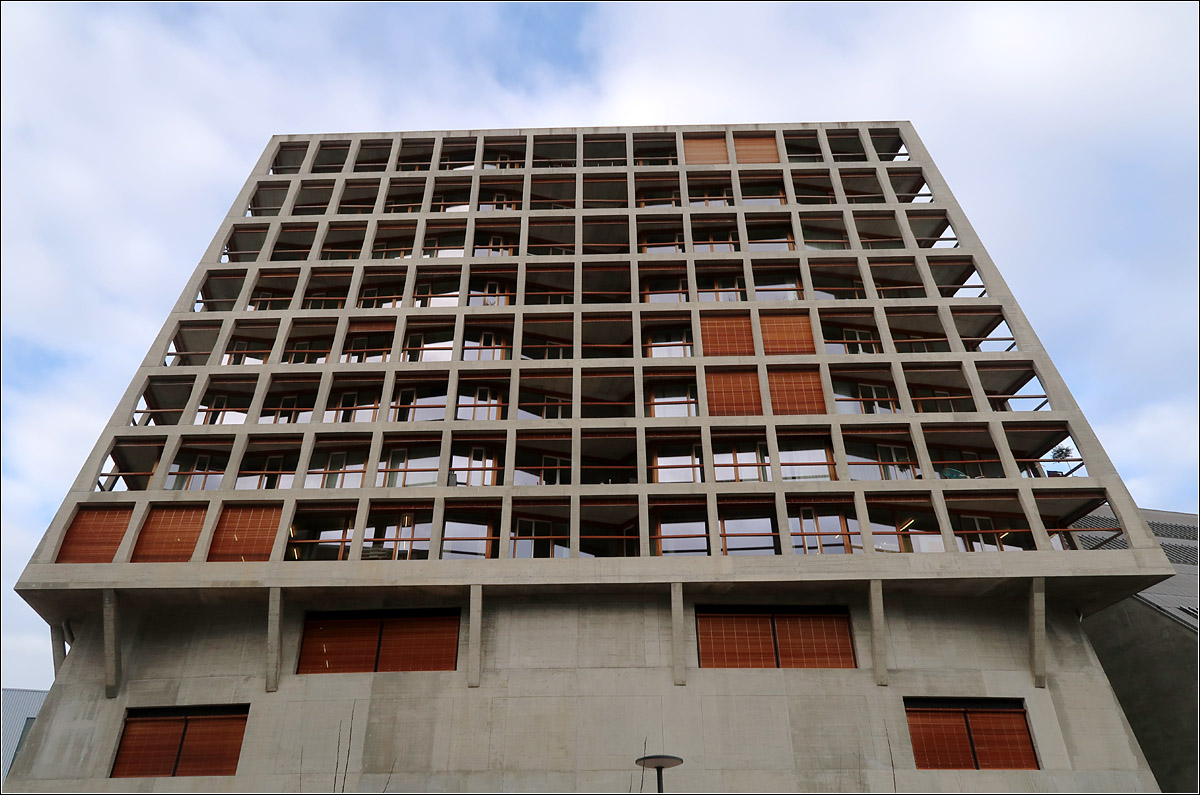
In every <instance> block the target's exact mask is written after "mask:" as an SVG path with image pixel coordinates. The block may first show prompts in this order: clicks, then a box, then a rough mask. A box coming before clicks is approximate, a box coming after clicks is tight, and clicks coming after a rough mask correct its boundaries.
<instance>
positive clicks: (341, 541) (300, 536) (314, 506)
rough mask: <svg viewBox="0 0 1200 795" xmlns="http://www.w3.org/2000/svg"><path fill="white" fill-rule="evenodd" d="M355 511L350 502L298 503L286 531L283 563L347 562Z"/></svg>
mask: <svg viewBox="0 0 1200 795" xmlns="http://www.w3.org/2000/svg"><path fill="white" fill-rule="evenodd" d="M357 511H358V506H357V505H356V504H355V503H353V502H301V503H298V504H297V505H296V513H295V514H294V515H293V516H292V523H291V525H290V526H289V527H288V540H287V548H286V549H285V550H284V553H283V559H284V560H286V561H302V560H325V561H331V560H349V559H350V545H351V543H352V542H353V541H354V517H355V514H356V513H357Z"/></svg>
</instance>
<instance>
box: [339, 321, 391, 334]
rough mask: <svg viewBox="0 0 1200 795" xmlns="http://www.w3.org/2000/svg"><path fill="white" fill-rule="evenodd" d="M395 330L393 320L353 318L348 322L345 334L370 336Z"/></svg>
mask: <svg viewBox="0 0 1200 795" xmlns="http://www.w3.org/2000/svg"><path fill="white" fill-rule="evenodd" d="M395 330H396V319H395V318H390V317H389V318H366V317H363V318H354V319H352V320H351V321H350V327H349V328H348V329H347V330H346V333H347V334H372V333H375V332H386V331H395Z"/></svg>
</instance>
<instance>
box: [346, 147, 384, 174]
mask: <svg viewBox="0 0 1200 795" xmlns="http://www.w3.org/2000/svg"><path fill="white" fill-rule="evenodd" d="M391 160H392V142H391V141H388V140H379V141H363V142H362V143H361V144H359V145H358V156H357V157H355V158H354V170H355V171H360V172H361V171H387V167H388V163H390V162H391Z"/></svg>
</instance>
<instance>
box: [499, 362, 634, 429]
mask: <svg viewBox="0 0 1200 795" xmlns="http://www.w3.org/2000/svg"><path fill="white" fill-rule="evenodd" d="M571 380H572V375H571V371H569V370H567V371H557V370H533V371H523V372H522V373H521V387H520V392H519V393H518V396H517V419H519V420H569V419H571ZM631 380H632V379H631Z"/></svg>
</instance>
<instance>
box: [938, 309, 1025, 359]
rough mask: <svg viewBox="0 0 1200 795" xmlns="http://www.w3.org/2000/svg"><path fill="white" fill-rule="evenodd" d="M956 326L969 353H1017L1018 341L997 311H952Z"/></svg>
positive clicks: (1001, 314) (1000, 313)
mask: <svg viewBox="0 0 1200 795" xmlns="http://www.w3.org/2000/svg"><path fill="white" fill-rule="evenodd" d="M951 312H952V314H953V316H954V325H955V327H956V328H957V329H958V335H959V336H960V337H961V338H962V343H963V346H964V347H965V348H966V349H967V350H968V351H1015V350H1019V348H1017V340H1016V338H1015V337H1014V336H1013V333H1012V329H1010V328H1009V327H1008V323H1006V322H1005V321H1004V315H1003V313H1002V312H1001V311H1000V310H999V309H998V308H997V309H987V308H980V309H952V310H951Z"/></svg>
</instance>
